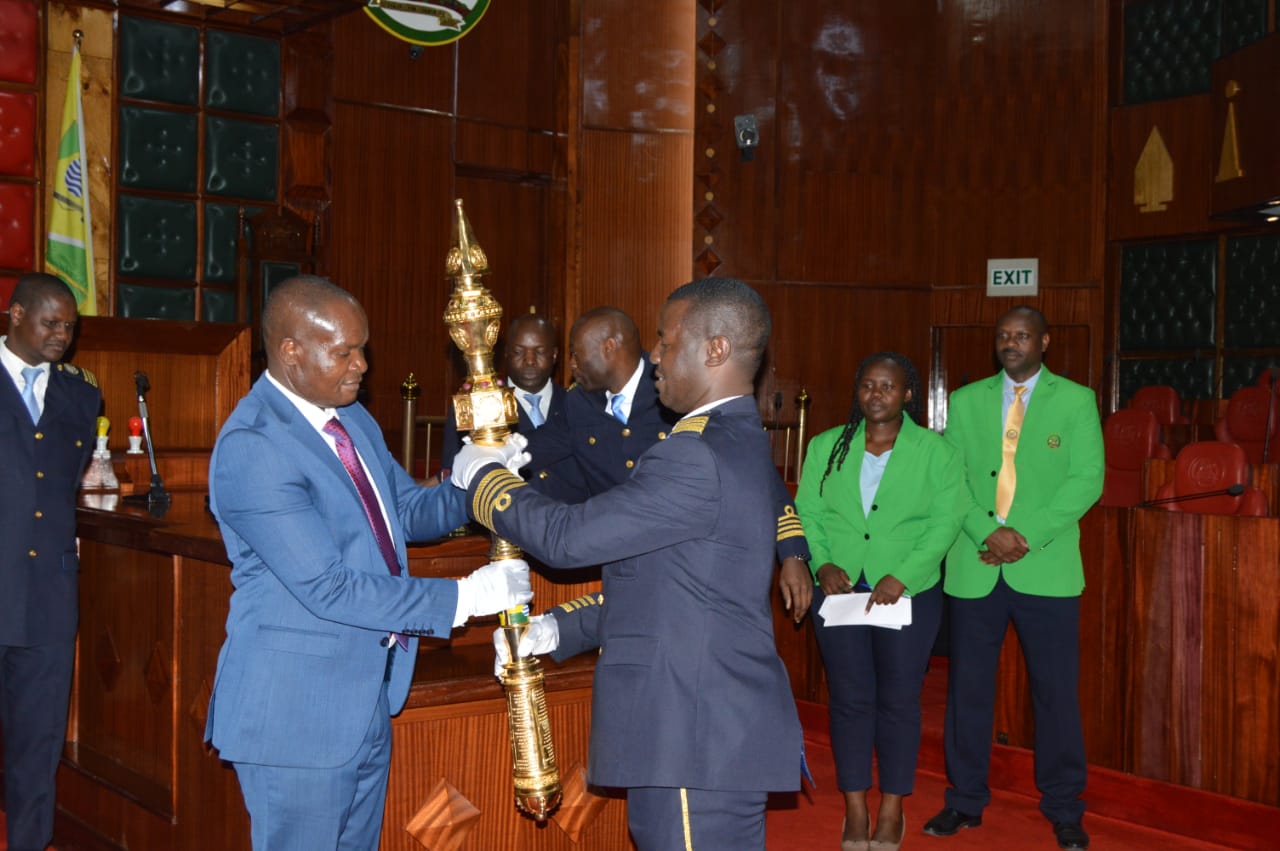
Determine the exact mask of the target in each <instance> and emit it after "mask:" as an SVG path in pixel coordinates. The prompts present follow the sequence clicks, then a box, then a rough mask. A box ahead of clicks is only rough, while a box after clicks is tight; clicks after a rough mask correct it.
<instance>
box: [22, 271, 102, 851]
mask: <svg viewBox="0 0 1280 851" xmlns="http://www.w3.org/2000/svg"><path fill="white" fill-rule="evenodd" d="M77 319H78V316H77V313H76V300H75V296H74V295H72V293H71V290H70V288H68V287H67V285H66V284H64V283H63V282H62V281H60V280H58V279H57V278H55V277H53V276H52V275H44V274H30V275H24V276H22V277H21V278H19V279H18V283H17V285H16V286H15V287H14V290H13V296H12V297H11V298H10V300H9V333H8V335H7V336H5V337H0V362H3V364H4V373H5V375H4V377H0V454H2V455H3V457H4V463H3V464H0V726H2V727H3V730H4V780H5V784H4V785H5V817H6V820H7V822H8V835H9V849H10V851H41V849H43V848H44V847H45V846H46V845H48V844H49V841H50V840H51V839H52V838H53V813H54V789H55V784H54V777H55V775H56V773H57V769H58V759H59V757H60V756H61V754H62V742H63V737H64V735H65V733H66V727H67V704H68V699H69V698H70V695H71V668H72V663H73V660H74V657H75V639H76V621H77V618H78V615H79V609H78V598H77V582H76V574H77V572H78V571H79V568H80V564H79V559H78V557H77V554H76V488H77V487H78V486H79V484H80V475H81V473H82V472H83V471H84V467H85V464H86V463H87V462H88V460H89V456H90V454H91V453H92V451H93V435H94V423H95V421H96V419H97V416H98V409H99V407H100V405H101V396H100V395H99V393H98V385H97V382H96V381H95V380H94V377H93V376H92V375H91V374H89V373H88V372H86V371H85V370H82V369H77V368H76V367H74V366H72V365H71V364H63V363H59V361H61V360H62V358H63V356H64V355H65V354H66V351H67V347H68V346H69V345H71V340H72V337H73V336H74V333H75V328H76V321H77Z"/></svg>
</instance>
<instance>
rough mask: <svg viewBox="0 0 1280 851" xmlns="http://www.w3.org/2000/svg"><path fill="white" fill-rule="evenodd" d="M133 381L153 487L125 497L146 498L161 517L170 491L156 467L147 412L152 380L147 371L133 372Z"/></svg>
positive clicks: (152, 509) (154, 514) (166, 507)
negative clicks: (148, 393) (147, 395)
mask: <svg viewBox="0 0 1280 851" xmlns="http://www.w3.org/2000/svg"><path fill="white" fill-rule="evenodd" d="M133 383H134V385H135V387H136V388H137V390H138V417H139V418H140V419H141V420H142V436H143V437H144V438H145V439H146V441H147V459H148V460H149V461H150V462H151V489H150V490H148V491H147V492H146V493H145V494H137V495H136V496H130V497H125V499H126V500H128V499H136V500H139V501H140V500H142V499H144V498H145V499H146V501H147V505H148V506H150V508H151V514H152V516H154V517H161V516H163V515H164V513H165V511H166V510H167V509H168V508H169V502H170V496H169V492H168V491H167V490H165V489H164V481H163V480H162V479H161V478H160V470H159V468H157V467H156V450H155V447H154V446H153V445H152V443H151V417H150V416H149V415H148V414H147V399H146V392H147V391H148V390H150V389H151V382H150V381H149V380H148V379H147V374H146V373H145V372H141V371H136V372H134V373H133Z"/></svg>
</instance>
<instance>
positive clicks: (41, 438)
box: [36, 431, 44, 440]
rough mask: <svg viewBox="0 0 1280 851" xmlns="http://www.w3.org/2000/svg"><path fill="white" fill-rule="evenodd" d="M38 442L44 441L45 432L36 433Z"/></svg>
mask: <svg viewBox="0 0 1280 851" xmlns="http://www.w3.org/2000/svg"><path fill="white" fill-rule="evenodd" d="M36 440H44V432H42V431H38V432H36Z"/></svg>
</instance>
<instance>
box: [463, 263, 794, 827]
mask: <svg viewBox="0 0 1280 851" xmlns="http://www.w3.org/2000/svg"><path fill="white" fill-rule="evenodd" d="M769 328H770V320H769V312H768V308H767V307H766V306H765V304H764V302H763V301H762V300H761V299H760V296H759V295H758V294H757V293H756V292H755V291H754V290H752V289H751V288H750V287H748V286H747V285H746V284H743V283H742V282H740V281H736V280H732V279H727V278H709V279H706V280H702V281H696V282H694V283H691V284H686V285H685V286H683V287H680V288H679V289H677V290H676V291H675V292H674V293H672V294H671V296H670V297H669V298H668V300H667V303H666V306H665V307H664V308H663V310H662V315H661V317H660V319H659V322H658V337H659V342H658V345H657V347H656V349H655V350H654V352H653V355H652V357H651V359H652V361H653V363H654V364H655V365H656V367H657V369H656V375H657V392H658V395H659V396H660V398H661V400H662V402H663V404H664V405H666V406H667V408H669V409H670V410H673V411H680V412H684V416H683V417H682V418H681V419H680V420H679V421H678V422H677V423H676V424H675V426H674V427H673V428H672V429H671V433H670V434H669V435H668V437H667V439H665V440H661V441H657V442H655V443H654V444H653V445H652V446H650V447H649V448H648V449H647V450H645V451H644V453H643V454H641V455H640V457H639V459H638V460H637V461H636V464H635V468H634V470H632V472H631V475H630V477H629V478H628V479H627V480H626V481H625V482H623V483H621V484H619V485H617V486H616V487H614V488H612V489H610V490H607V491H605V492H603V493H601V494H598V495H596V496H593V497H591V498H590V499H588V500H587V501H586V502H584V503H579V504H566V503H561V502H556V501H554V500H552V499H550V498H548V497H546V496H544V495H542V494H539V493H537V492H536V490H535V489H534V488H533V487H530V486H529V485H528V483H526V482H525V481H523V480H522V479H521V478H520V477H518V476H516V475H513V474H512V473H510V472H508V471H507V469H506V468H505V467H504V466H503V459H504V457H505V456H504V454H503V452H502V451H500V450H497V449H494V448H490V447H482V446H467V447H464V448H463V449H462V451H461V452H459V453H458V457H457V459H456V463H455V465H454V479H453V481H454V484H455V485H458V486H465V485H469V486H470V487H469V490H468V497H469V499H470V508H471V511H472V514H473V515H474V516H475V518H476V519H477V520H478V521H479V522H480V523H482V524H484V525H485V526H487V527H488V528H490V529H492V530H493V531H494V532H495V533H497V534H499V535H501V536H502V537H504V538H507V539H509V540H512V541H514V542H516V543H518V544H519V545H520V546H522V547H525V548H527V549H528V551H529V552H530V553H531V554H533V555H534V556H536V557H538V558H539V559H541V560H543V561H544V562H545V563H547V564H550V565H556V566H563V567H577V566H582V565H589V564H598V563H603V564H604V571H603V580H604V582H603V592H602V593H600V594H593V595H589V596H586V597H582V598H579V599H578V600H574V601H572V602H570V603H566V604H564V605H562V606H559V607H557V608H555V609H553V610H552V611H551V612H550V613H549V614H546V615H542V616H539V617H537V618H534V619H533V621H532V624H531V626H530V628H529V630H528V632H527V633H526V635H525V637H524V639H523V640H522V641H521V643H520V652H521V653H530V652H533V653H547V652H551V653H552V654H553V656H554V658H556V659H564V658H567V657H569V656H573V655H575V654H577V653H581V652H584V651H587V650H592V649H595V648H599V649H600V659H599V661H598V662H597V664H596V673H595V687H594V690H593V694H592V711H591V743H590V758H589V760H590V762H589V766H588V770H587V775H588V780H589V782H591V783H593V784H596V785H599V786H611V787H620V788H624V789H626V790H627V811H628V821H629V825H630V828H631V836H632V838H633V839H634V840H635V843H636V846H637V848H639V849H640V851H669V849H673V848H697V849H700V851H717V849H725V851H727V849H734V851H749V849H763V848H764V842H765V831H764V820H765V803H766V798H767V795H768V792H769V791H772V790H793V789H796V788H798V786H799V780H800V771H801V735H800V723H799V720H798V718H797V716H796V707H795V701H794V700H793V698H792V696H791V688H790V685H789V683H788V680H787V672H786V670H785V668H784V667H783V664H782V660H781V659H779V658H778V653H777V649H776V647H775V645H774V638H773V621H772V616H771V607H770V604H769V596H770V587H771V584H772V579H773V553H774V543H775V541H774V538H775V532H774V499H773V496H774V491H775V485H776V483H777V482H778V481H779V478H778V471H777V468H775V467H774V465H773V459H772V456H771V453H770V451H769V440H768V437H767V436H766V435H765V432H764V430H763V428H762V426H761V423H760V414H759V411H758V409H757V407H756V401H755V398H754V397H753V395H752V380H753V378H754V376H755V372H756V369H757V368H758V366H759V364H760V359H761V357H762V356H763V354H764V348H765V344H766V343H767V341H768V338H769ZM495 462H496V463H495Z"/></svg>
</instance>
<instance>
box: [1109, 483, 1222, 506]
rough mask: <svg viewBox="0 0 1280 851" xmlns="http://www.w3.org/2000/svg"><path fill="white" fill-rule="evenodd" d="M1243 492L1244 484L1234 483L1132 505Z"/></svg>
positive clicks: (1162, 503)
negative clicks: (1210, 489) (1223, 486)
mask: <svg viewBox="0 0 1280 851" xmlns="http://www.w3.org/2000/svg"><path fill="white" fill-rule="evenodd" d="M1242 493H1244V485H1242V484H1239V483H1236V484H1234V485H1229V486H1227V487H1225V488H1218V489H1217V490H1212V491H1201V492H1199V493H1183V494H1178V495H1177V496H1166V497H1162V498H1160V499H1144V500H1143V501H1142V502H1140V503H1138V504H1137V505H1135V506H1134V508H1150V507H1151V506H1153V505H1165V504H1166V503H1170V502H1187V501H1190V500H1193V499H1202V498H1204V497H1210V496H1239V495H1240V494H1242Z"/></svg>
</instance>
